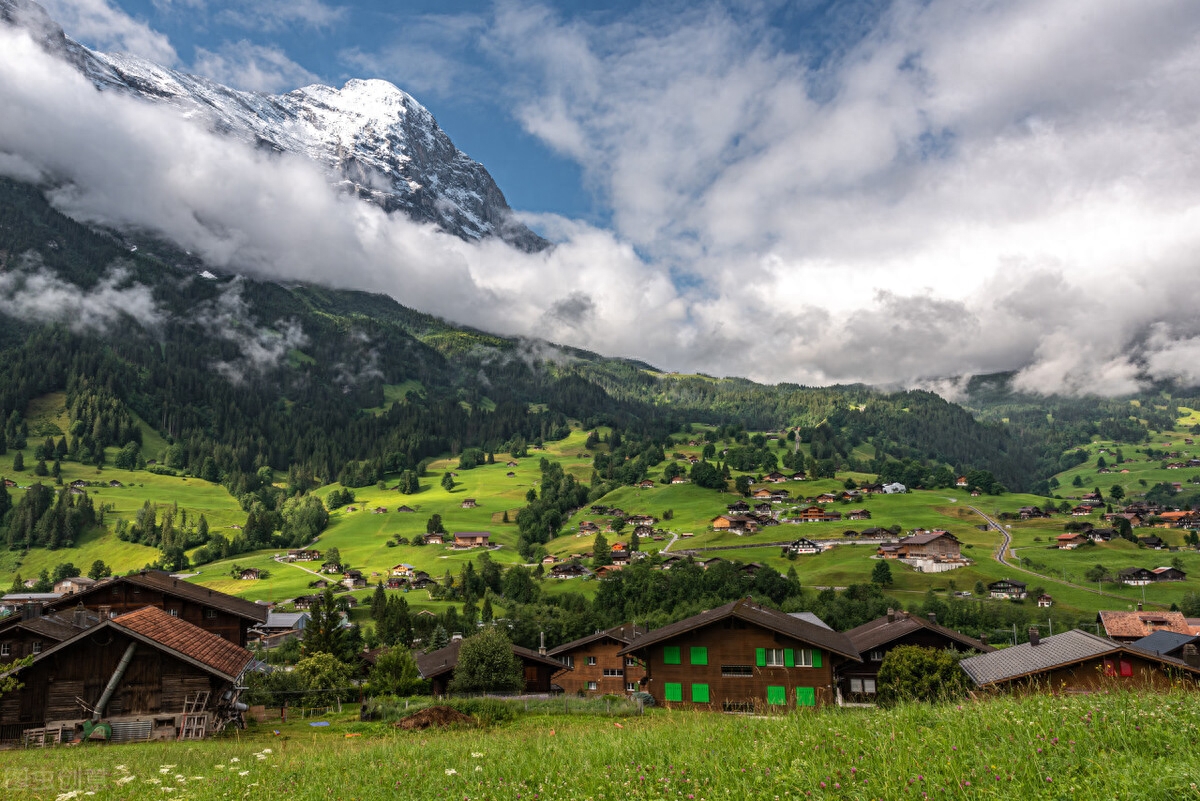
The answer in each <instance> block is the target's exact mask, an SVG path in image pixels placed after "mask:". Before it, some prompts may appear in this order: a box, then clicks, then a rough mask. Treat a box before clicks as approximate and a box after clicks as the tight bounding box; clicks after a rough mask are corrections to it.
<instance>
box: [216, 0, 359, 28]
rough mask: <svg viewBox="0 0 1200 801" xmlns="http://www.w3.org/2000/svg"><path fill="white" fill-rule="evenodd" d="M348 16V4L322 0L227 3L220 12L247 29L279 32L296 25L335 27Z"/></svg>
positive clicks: (221, 18)
mask: <svg viewBox="0 0 1200 801" xmlns="http://www.w3.org/2000/svg"><path fill="white" fill-rule="evenodd" d="M345 16H346V9H345V7H344V6H331V5H328V4H326V3H322V2H321V0H254V2H252V3H242V4H237V5H236V6H226V7H225V8H223V9H221V10H220V11H218V12H217V14H216V19H217V20H218V21H220V22H223V23H226V24H229V25H238V26H240V27H243V28H249V29H254V30H266V31H276V30H279V29H281V28H286V27H289V26H292V25H299V26H302V27H307V28H318V29H320V28H331V27H333V26H334V25H336V24H337V23H339V22H341V21H342V20H343V19H344V18H345Z"/></svg>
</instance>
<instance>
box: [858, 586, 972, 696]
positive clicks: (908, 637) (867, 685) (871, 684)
mask: <svg viewBox="0 0 1200 801" xmlns="http://www.w3.org/2000/svg"><path fill="white" fill-rule="evenodd" d="M846 636H847V637H849V638H850V642H851V643H852V644H853V645H854V647H855V649H857V650H858V653H859V655H860V656H861V657H862V660H863V661H862V662H861V663H848V664H847V665H846V666H845V667H844V668H843V669H842V672H841V675H840V676H839V678H838V684H839V686H840V689H841V692H842V697H843V698H844V699H846V700H848V701H858V702H868V703H870V702H874V700H875V692H876V679H877V677H878V676H879V666H880V665H881V664H882V663H883V659H884V657H885V656H887V654H888V652H889V651H891V650H892V649H893V648H896V647H897V646H901V645H919V646H921V647H923V648H933V649H936V650H938V651H943V650H951V651H958V652H960V653H965V652H971V651H974V652H978V653H989V652H991V651H994V650H995V649H994V648H992V647H991V646H989V645H987V644H986V643H984V642H982V641H981V640H977V639H975V638H974V637H968V636H966V635H965V634H960V633H959V632H957V631H954V630H952V629H948V628H946V627H945V626H941V625H938V623H937V620H936V618H934V617H933V616H932V615H931V616H930V617H928V618H923V617H920V616H918V615H910V614H909V613H907V612H902V611H895V610H892V609H889V610H888V613H887V615H885V616H883V617H880V618H876V619H875V620H872V621H871V622H869V623H864V624H863V625H861V626H859V627H857V628H853V629H850V630H849V631H847V632H846Z"/></svg>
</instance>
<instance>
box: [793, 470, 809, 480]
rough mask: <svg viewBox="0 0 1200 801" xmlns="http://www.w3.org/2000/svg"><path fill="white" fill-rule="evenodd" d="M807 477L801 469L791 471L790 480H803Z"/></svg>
mask: <svg viewBox="0 0 1200 801" xmlns="http://www.w3.org/2000/svg"><path fill="white" fill-rule="evenodd" d="M807 478H808V477H807V476H806V475H805V474H804V471H803V470H801V471H799V472H796V473H792V481H804V480H806V479H807Z"/></svg>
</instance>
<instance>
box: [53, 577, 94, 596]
mask: <svg viewBox="0 0 1200 801" xmlns="http://www.w3.org/2000/svg"><path fill="white" fill-rule="evenodd" d="M95 584H96V580H95V579H90V578H88V577H87V576H74V577H72V578H65V579H63V580H62V581H60V582H58V583H57V584H55V585H54V591H55V592H57V593H59V594H61V595H72V594H74V593H77V592H83V591H84V590H86V589H90V588H91V587H92V586H94V585H95Z"/></svg>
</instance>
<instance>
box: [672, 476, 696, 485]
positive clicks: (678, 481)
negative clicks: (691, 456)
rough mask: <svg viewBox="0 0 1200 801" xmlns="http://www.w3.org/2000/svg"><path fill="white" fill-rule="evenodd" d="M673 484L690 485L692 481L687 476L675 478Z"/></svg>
mask: <svg viewBox="0 0 1200 801" xmlns="http://www.w3.org/2000/svg"><path fill="white" fill-rule="evenodd" d="M671 483H672V484H690V483H692V480H691V479H690V478H688V477H687V476H675V477H674V478H672V479H671Z"/></svg>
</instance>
